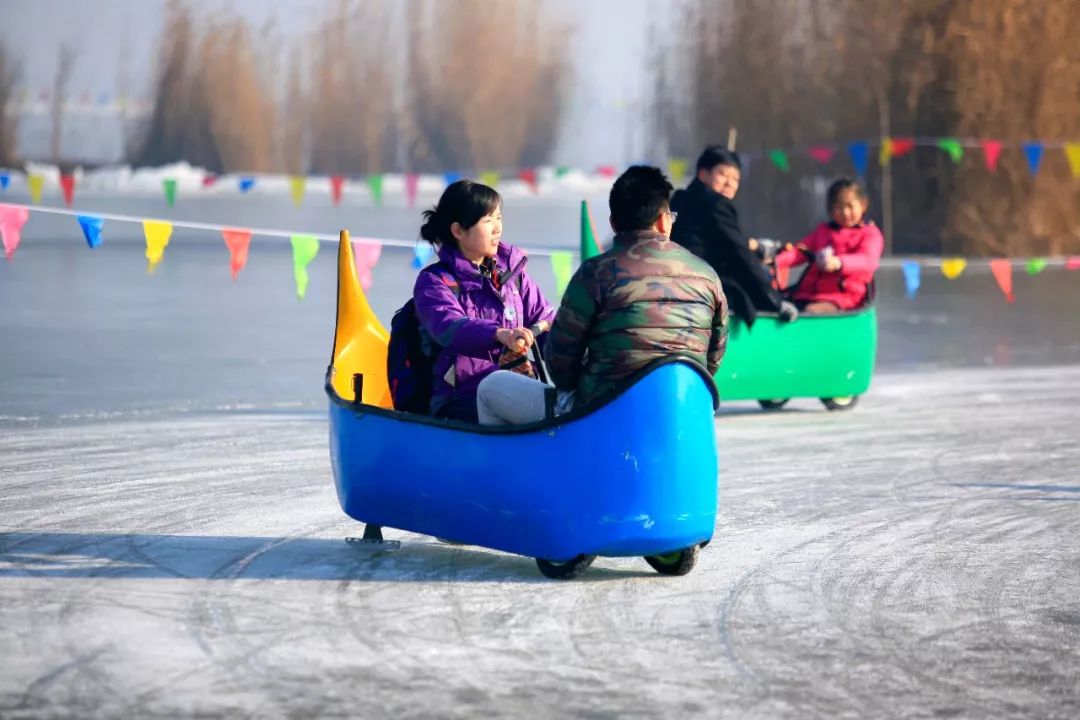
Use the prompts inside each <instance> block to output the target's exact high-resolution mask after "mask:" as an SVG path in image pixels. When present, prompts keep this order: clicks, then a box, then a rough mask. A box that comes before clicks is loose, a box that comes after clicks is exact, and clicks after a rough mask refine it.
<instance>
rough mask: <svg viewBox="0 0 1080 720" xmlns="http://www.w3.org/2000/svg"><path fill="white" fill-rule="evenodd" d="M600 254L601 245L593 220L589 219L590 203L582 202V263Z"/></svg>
mask: <svg viewBox="0 0 1080 720" xmlns="http://www.w3.org/2000/svg"><path fill="white" fill-rule="evenodd" d="M599 254H600V243H598V242H596V231H595V230H593V224H592V218H591V217H589V203H588V202H587V201H585V200H582V201H581V262H585V261H586V260H588V259H589V258H591V257H596V256H597V255H599Z"/></svg>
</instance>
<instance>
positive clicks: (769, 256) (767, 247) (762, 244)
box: [754, 238, 781, 265]
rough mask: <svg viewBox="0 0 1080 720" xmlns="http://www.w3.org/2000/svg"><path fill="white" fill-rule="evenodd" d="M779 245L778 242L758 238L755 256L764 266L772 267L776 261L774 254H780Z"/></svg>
mask: <svg viewBox="0 0 1080 720" xmlns="http://www.w3.org/2000/svg"><path fill="white" fill-rule="evenodd" d="M780 247H781V243H780V241H779V240H770V239H769V238H758V240H757V250H755V251H754V252H755V253H757V256H758V257H759V258H761V261H762V262H763V263H765V264H766V265H772V263H773V261H774V260H776V254H777V253H778V252H780Z"/></svg>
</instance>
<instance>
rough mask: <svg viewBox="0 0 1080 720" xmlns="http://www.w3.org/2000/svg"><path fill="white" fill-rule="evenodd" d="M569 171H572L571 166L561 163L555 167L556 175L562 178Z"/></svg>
mask: <svg viewBox="0 0 1080 720" xmlns="http://www.w3.org/2000/svg"><path fill="white" fill-rule="evenodd" d="M568 172H570V168H568V167H566V166H564V165H560V166H559V167H557V168H555V177H557V178H561V177H562V176H563V175H565V174H566V173H568Z"/></svg>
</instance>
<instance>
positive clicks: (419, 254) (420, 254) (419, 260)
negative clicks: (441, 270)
mask: <svg viewBox="0 0 1080 720" xmlns="http://www.w3.org/2000/svg"><path fill="white" fill-rule="evenodd" d="M434 254H435V252H434V251H433V250H432V249H431V246H430V245H428V244H427V243H426V242H418V243H416V244H415V245H414V246H413V259H412V266H413V268H415V269H416V270H419V269H421V268H424V267H427V265H428V263H429V262H431V257H432V255H434Z"/></svg>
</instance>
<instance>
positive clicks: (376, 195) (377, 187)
mask: <svg viewBox="0 0 1080 720" xmlns="http://www.w3.org/2000/svg"><path fill="white" fill-rule="evenodd" d="M382 181H383V176H382V175H379V174H375V175H368V176H367V184H368V187H369V188H370V189H371V199H372V200H373V201H374V202H375V204H376V205H378V206H381V205H382Z"/></svg>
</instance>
